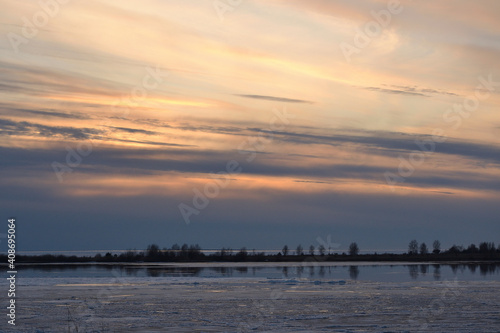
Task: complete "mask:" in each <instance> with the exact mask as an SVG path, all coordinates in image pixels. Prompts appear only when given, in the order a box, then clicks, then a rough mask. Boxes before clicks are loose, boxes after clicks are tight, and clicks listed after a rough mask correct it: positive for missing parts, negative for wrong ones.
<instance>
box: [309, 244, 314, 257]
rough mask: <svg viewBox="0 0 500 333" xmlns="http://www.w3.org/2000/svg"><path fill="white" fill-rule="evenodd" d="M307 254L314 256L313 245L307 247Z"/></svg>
mask: <svg viewBox="0 0 500 333" xmlns="http://www.w3.org/2000/svg"><path fill="white" fill-rule="evenodd" d="M309 254H310V255H312V256H313V255H314V245H311V246H309Z"/></svg>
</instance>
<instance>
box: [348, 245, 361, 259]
mask: <svg viewBox="0 0 500 333" xmlns="http://www.w3.org/2000/svg"><path fill="white" fill-rule="evenodd" d="M358 253H359V247H358V244H357V243H356V242H352V243H351V245H349V254H350V255H351V256H357V255H358Z"/></svg>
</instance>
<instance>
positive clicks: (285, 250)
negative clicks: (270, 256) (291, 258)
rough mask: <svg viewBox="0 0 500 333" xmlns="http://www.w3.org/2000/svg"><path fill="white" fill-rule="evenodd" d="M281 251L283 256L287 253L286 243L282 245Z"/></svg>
mask: <svg viewBox="0 0 500 333" xmlns="http://www.w3.org/2000/svg"><path fill="white" fill-rule="evenodd" d="M281 252H283V255H284V256H286V255H288V245H285V246H283V250H281Z"/></svg>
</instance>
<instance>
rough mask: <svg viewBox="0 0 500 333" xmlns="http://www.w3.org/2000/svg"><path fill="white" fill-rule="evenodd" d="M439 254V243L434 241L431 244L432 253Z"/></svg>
mask: <svg viewBox="0 0 500 333" xmlns="http://www.w3.org/2000/svg"><path fill="white" fill-rule="evenodd" d="M440 252H441V242H440V241H438V240H435V241H434V243H432V253H434V254H439V253H440Z"/></svg>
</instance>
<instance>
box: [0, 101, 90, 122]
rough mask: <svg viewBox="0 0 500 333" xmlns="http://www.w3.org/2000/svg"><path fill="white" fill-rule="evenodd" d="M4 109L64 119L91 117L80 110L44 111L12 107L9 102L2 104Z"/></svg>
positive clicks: (7, 111)
mask: <svg viewBox="0 0 500 333" xmlns="http://www.w3.org/2000/svg"><path fill="white" fill-rule="evenodd" d="M0 108H1V109H2V111H6V113H9V114H10V113H12V112H13V111H15V112H22V113H28V114H34V115H39V116H43V117H54V118H64V119H90V117H89V116H87V115H84V114H82V113H79V112H71V113H65V112H58V111H53V110H50V111H42V110H30V109H24V108H12V107H9V106H7V104H3V105H1V106H0Z"/></svg>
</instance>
